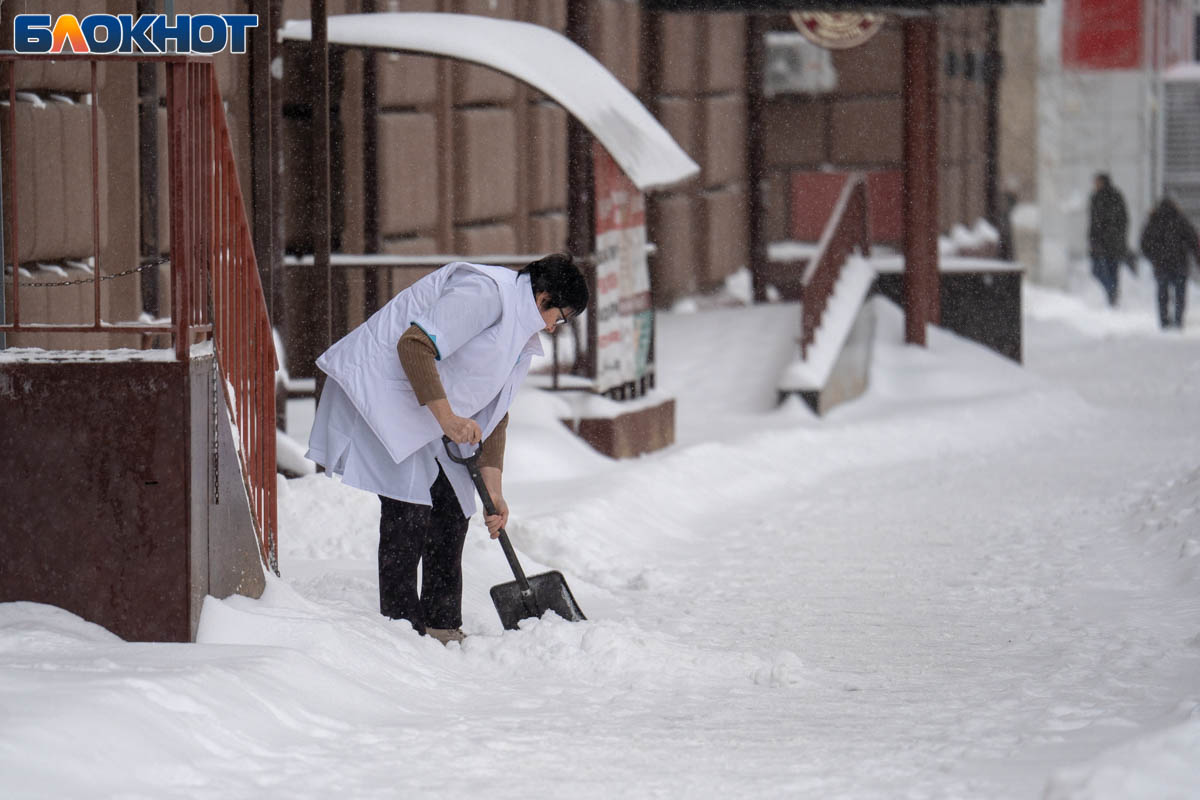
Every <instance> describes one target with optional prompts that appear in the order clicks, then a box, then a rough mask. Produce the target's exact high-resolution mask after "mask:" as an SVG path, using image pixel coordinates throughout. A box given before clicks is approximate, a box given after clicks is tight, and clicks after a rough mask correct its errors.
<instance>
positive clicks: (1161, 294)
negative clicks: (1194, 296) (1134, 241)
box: [1141, 197, 1200, 329]
mask: <svg viewBox="0 0 1200 800" xmlns="http://www.w3.org/2000/svg"><path fill="white" fill-rule="evenodd" d="M1141 246H1142V253H1143V254H1145V256H1146V258H1147V259H1149V260H1150V263H1151V264H1152V265H1153V267H1154V280H1155V281H1157V282H1158V321H1159V323H1161V324H1162V326H1163V328H1164V329H1165V328H1170V327H1172V326H1174V327H1176V328H1182V327H1183V312H1184V309H1185V308H1186V306H1187V273H1188V260H1187V259H1188V254H1189V253H1191V255H1192V257H1193V258H1195V259H1197V261H1200V242H1197V239H1196V228H1195V227H1194V226H1193V225H1192V223H1191V222H1189V221H1188V219H1187V217H1185V216H1184V215H1183V212H1182V211H1180V210H1179V206H1177V205H1175V202H1174V201H1173V200H1172V199H1171V198H1169V197H1164V198H1163V199H1162V200H1160V201H1159V203H1158V205H1157V206H1155V207H1154V210H1153V211H1151V212H1150V218H1149V219H1148V220H1147V221H1146V227H1145V229H1144V230H1143V231H1142V240H1141ZM1172 294H1173V295H1174V301H1175V302H1174V304H1172V303H1171V299H1172V298H1171V295H1172ZM1172 305H1174V308H1173V309H1172V308H1171V306H1172ZM1172 310H1173V311H1174V313H1171V312H1172Z"/></svg>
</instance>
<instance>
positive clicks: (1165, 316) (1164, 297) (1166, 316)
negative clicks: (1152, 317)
mask: <svg viewBox="0 0 1200 800" xmlns="http://www.w3.org/2000/svg"><path fill="white" fill-rule="evenodd" d="M1154 278H1155V280H1157V281H1158V322H1159V324H1160V325H1162V326H1163V327H1164V328H1169V327H1171V326H1172V325H1174V326H1175V327H1176V328H1182V327H1183V312H1184V310H1185V309H1186V308H1187V273H1186V272H1180V273H1178V274H1167V273H1164V272H1156V273H1155V275H1154ZM1172 293H1174V295H1175V309H1174V311H1175V313H1174V314H1173V315H1172V314H1171V310H1172V309H1171V294H1172Z"/></svg>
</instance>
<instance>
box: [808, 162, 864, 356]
mask: <svg viewBox="0 0 1200 800" xmlns="http://www.w3.org/2000/svg"><path fill="white" fill-rule="evenodd" d="M856 248H857V249H858V250H859V252H861V253H862V254H863V255H864V256H865V255H867V254H869V252H870V249H871V238H870V231H869V230H868V226H867V181H866V178H865V177H864V176H863V175H862V174H861V173H853V174H851V175H850V176H848V177H847V178H846V183H845V185H843V186H842V192H841V194H840V195H838V201H837V204H836V205H835V206H834V207H833V213H832V214H830V215H829V221H828V222H826V223H825V230H824V231H823V232H822V233H821V241H820V242H818V243H817V252H816V253H815V254H813V257H812V260H811V261H809V262H808V267H807V268H806V269H805V270H804V277H803V278H802V280H801V291H802V295H801V297H802V302H801V306H800V356H801V358H803V357H806V356H807V355H808V346H809V345H810V344H812V341H813V337H815V336H816V334H817V328H818V327H820V325H821V317H822V316H823V315H824V314H825V306H826V305H828V304H829V297H830V295H832V294H833V288H834V286H836V285H837V282H838V278H839V277H840V276H841V274H842V267H843V266H844V265H845V264H846V259H848V258H849V257H850V255H851V254H852V253H853V252H854V251H855V249H856Z"/></svg>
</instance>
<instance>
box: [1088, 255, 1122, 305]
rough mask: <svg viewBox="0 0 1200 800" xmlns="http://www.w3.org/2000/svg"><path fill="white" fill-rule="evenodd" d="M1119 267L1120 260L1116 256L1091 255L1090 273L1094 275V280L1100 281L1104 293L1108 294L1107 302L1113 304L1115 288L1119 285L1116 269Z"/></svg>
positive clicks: (1115, 296) (1115, 298) (1114, 303)
mask: <svg viewBox="0 0 1200 800" xmlns="http://www.w3.org/2000/svg"><path fill="white" fill-rule="evenodd" d="M1119 268H1120V261H1118V260H1117V257H1116V256H1106V255H1095V256H1092V274H1093V275H1095V276H1096V280H1098V281H1100V285H1101V286H1103V287H1104V293H1105V294H1107V295H1108V304H1109V305H1110V306H1115V305H1116V304H1117V289H1118V288H1119V287H1120V283H1119V277H1118V276H1117V270H1118V269H1119Z"/></svg>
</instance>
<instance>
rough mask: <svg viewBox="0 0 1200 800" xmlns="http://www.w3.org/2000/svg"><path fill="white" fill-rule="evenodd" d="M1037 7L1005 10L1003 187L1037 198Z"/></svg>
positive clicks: (1002, 28)
mask: <svg viewBox="0 0 1200 800" xmlns="http://www.w3.org/2000/svg"><path fill="white" fill-rule="evenodd" d="M1037 15H1038V9H1037V8H1024V7H1021V6H1012V7H1006V8H1003V9H1001V10H1000V49H1001V52H1002V53H1003V54H1004V74H1003V76H1002V77H1001V79H1000V99H999V105H1000V112H999V117H1000V147H999V149H1000V153H999V162H1000V163H999V175H998V176H997V179H998V182H999V189H1000V191H1002V192H1005V191H1011V192H1013V193H1015V194H1016V196H1017V200H1018V202H1036V200H1037V159H1038V147H1037V73H1038V57H1037V47H1038V30H1037V29H1038V22H1037Z"/></svg>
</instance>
